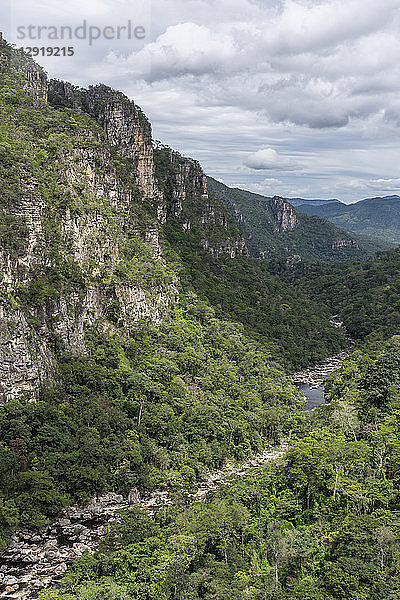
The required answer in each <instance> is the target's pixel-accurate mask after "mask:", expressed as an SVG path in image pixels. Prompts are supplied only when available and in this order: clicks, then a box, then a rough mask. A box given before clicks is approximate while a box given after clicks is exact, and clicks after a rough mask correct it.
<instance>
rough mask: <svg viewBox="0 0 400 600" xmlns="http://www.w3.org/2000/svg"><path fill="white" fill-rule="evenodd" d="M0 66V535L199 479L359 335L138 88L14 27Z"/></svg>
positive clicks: (283, 414) (235, 453)
mask: <svg viewBox="0 0 400 600" xmlns="http://www.w3.org/2000/svg"><path fill="white" fill-rule="evenodd" d="M0 78H1V80H0V83H1V86H0V113H1V119H0V131H1V143H0V169H1V188H0V191H1V195H0V203H1V206H0V210H1V220H0V269H1V295H0V315H1V328H0V392H1V404H3V405H4V406H3V407H2V408H0V429H1V436H0V437H1V440H2V441H1V443H0V472H1V484H0V492H1V496H2V499H1V500H0V507H1V510H0V534H1V540H2V542H1V543H2V545H4V544H5V543H6V541H7V540H8V539H9V536H10V534H11V532H12V531H13V529H15V528H16V527H24V526H29V527H39V528H40V527H42V526H43V525H44V524H45V523H46V522H47V520H48V519H49V518H50V517H53V516H54V515H56V514H58V513H59V511H60V510H61V508H62V507H63V506H65V505H68V504H70V503H72V502H74V501H80V502H84V501H87V500H88V499H89V498H90V497H92V496H93V495H96V494H99V493H100V492H101V491H102V490H114V491H118V492H123V493H127V492H128V491H129V490H130V489H131V488H132V487H133V486H136V487H137V488H139V489H140V490H142V491H144V490H151V489H154V488H156V487H157V486H160V485H165V486H166V485H170V486H172V487H174V486H175V487H176V488H180V486H183V487H185V486H186V485H189V484H190V483H191V482H193V481H195V480H197V479H198V478H200V477H201V476H202V473H204V472H205V471H206V470H207V469H213V468H216V467H218V466H221V465H223V464H224V462H226V461H227V460H228V459H233V458H235V459H237V460H241V459H244V458H245V457H246V456H249V455H251V454H252V453H254V452H255V451H257V449H260V448H262V447H263V446H264V445H265V444H267V443H269V442H276V441H278V440H279V439H280V437H281V436H282V435H284V433H285V432H287V431H288V430H289V429H290V427H291V424H292V423H293V422H294V421H295V420H296V419H297V415H298V409H299V407H301V406H302V403H303V401H302V399H301V397H300V396H299V395H298V393H297V390H296V388H295V387H294V386H293V384H292V383H291V382H290V380H289V379H288V378H287V376H286V374H285V372H284V370H283V367H282V366H280V365H279V363H280V362H281V363H282V364H284V365H285V367H286V368H287V369H293V368H294V367H297V366H302V365H305V364H307V363H308V362H312V361H315V360H317V359H318V358H319V357H320V356H326V355H327V354H330V353H332V352H335V351H336V350H338V349H340V348H341V347H343V345H344V344H345V343H346V342H345V340H344V338H343V335H342V334H341V333H340V332H339V331H338V330H337V329H335V328H334V327H333V326H332V325H331V324H330V322H329V314H330V313H329V309H328V308H327V307H325V306H322V305H320V304H317V303H315V302H312V301H310V300H309V298H308V297H307V295H305V294H301V293H300V294H299V293H298V292H297V291H296V290H294V289H293V288H291V287H290V286H287V285H285V284H282V283H281V282H280V281H279V279H278V278H277V277H274V276H272V275H270V274H269V273H268V272H267V270H266V269H265V265H261V263H258V262H257V261H254V259H252V258H250V257H249V256H248V249H247V246H246V243H245V239H244V235H243V232H242V230H241V228H240V226H239V225H238V223H237V222H236V220H235V219H234V217H233V216H232V215H231V214H230V212H229V211H228V209H227V208H226V207H225V205H224V203H223V202H222V201H220V200H218V199H216V198H215V197H213V196H212V195H210V194H209V193H208V189H207V180H206V177H205V175H204V173H203V171H202V169H201V167H200V165H199V164H198V163H197V162H196V161H194V160H192V159H190V158H186V157H183V156H181V155H180V154H178V153H177V152H175V151H173V150H172V149H170V148H168V147H166V146H160V145H155V144H154V143H153V140H152V133H151V125H150V123H149V121H148V120H147V118H146V116H145V115H144V113H143V112H142V111H141V109H140V108H139V107H138V106H136V104H135V103H134V102H132V101H130V100H129V99H128V98H127V97H126V96H124V95H123V94H121V93H120V92H116V91H114V90H111V89H110V88H107V87H106V86H104V85H98V86H93V87H90V88H89V89H87V90H86V89H78V88H75V87H73V86H72V85H70V84H68V83H64V82H60V81H54V80H53V81H49V80H48V79H47V77H46V75H45V74H44V72H43V71H42V69H41V68H40V67H39V66H38V65H36V64H35V63H34V62H33V61H32V60H31V59H28V58H27V57H26V56H25V55H24V54H23V53H21V52H20V51H15V50H14V49H13V48H12V47H10V46H9V45H8V44H7V43H6V42H4V41H1V42H0ZM250 273H254V274H255V277H254V281H252V282H251V285H252V287H251V289H248V288H247V286H248V284H249V279H248V277H249V274H250ZM225 292H227V293H225ZM229 298H230V299H231V300H229ZM189 449H190V451H189Z"/></svg>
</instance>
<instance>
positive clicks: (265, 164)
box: [243, 148, 300, 171]
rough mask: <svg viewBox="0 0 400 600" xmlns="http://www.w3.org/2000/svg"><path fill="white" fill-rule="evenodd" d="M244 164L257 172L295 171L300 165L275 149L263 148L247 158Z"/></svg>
mask: <svg viewBox="0 0 400 600" xmlns="http://www.w3.org/2000/svg"><path fill="white" fill-rule="evenodd" d="M243 164H244V165H245V166H246V167H249V169H254V170H255V171H295V170H298V169H299V168H300V164H299V163H297V162H296V161H293V160H290V159H288V158H286V157H284V156H280V155H279V154H278V152H277V151H276V150H274V149H273V148H262V149H261V150H257V152H253V153H251V154H249V155H248V156H246V158H245V159H244V161H243Z"/></svg>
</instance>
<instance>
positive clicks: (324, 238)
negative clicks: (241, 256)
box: [208, 177, 389, 262]
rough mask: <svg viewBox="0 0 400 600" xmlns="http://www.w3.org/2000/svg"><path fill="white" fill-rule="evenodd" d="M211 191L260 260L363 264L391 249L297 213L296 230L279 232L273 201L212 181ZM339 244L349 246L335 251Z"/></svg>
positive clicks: (316, 218)
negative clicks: (226, 209)
mask: <svg viewBox="0 0 400 600" xmlns="http://www.w3.org/2000/svg"><path fill="white" fill-rule="evenodd" d="M208 183H209V188H210V190H211V191H212V192H213V194H215V195H216V196H217V197H218V198H220V199H221V200H223V201H224V202H225V203H226V205H227V206H228V208H229V209H230V210H231V211H232V213H233V214H237V218H238V219H239V222H240V223H241V224H242V226H243V229H244V231H245V232H246V238H247V243H248V246H249V248H250V250H251V252H252V254H253V255H254V256H256V257H261V258H266V259H272V258H279V257H291V256H293V255H298V256H301V257H302V258H303V259H305V260H309V261H314V262H315V261H328V262H329V261H344V260H362V259H365V258H366V257H367V256H370V255H371V254H373V253H374V252H376V251H377V250H384V249H386V248H388V247H389V244H385V242H382V241H377V240H374V239H370V238H368V237H366V236H361V235H356V234H354V233H353V232H351V231H350V232H349V231H348V229H350V227H348V228H347V227H346V229H341V228H340V227H337V226H336V225H333V224H332V223H330V222H329V221H326V220H325V219H322V218H321V217H317V216H313V217H311V216H309V215H305V214H303V213H302V212H299V210H297V209H291V207H290V206H288V205H286V206H288V208H289V210H293V214H294V215H295V217H296V219H297V225H296V226H295V227H294V228H293V229H292V230H287V231H283V230H280V229H279V223H278V221H277V219H276V214H275V212H274V209H273V203H272V201H271V198H266V197H265V196H260V195H259V194H253V193H251V192H248V191H246V190H240V189H238V188H235V189H233V188H229V187H227V186H226V185H223V184H222V183H219V182H218V181H216V180H215V179H212V178H211V177H209V178H208ZM338 240H345V241H346V242H347V243H348V244H349V245H348V246H344V247H339V248H336V247H334V244H335V242H337V241H338Z"/></svg>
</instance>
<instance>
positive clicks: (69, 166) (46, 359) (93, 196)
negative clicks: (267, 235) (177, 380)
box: [0, 41, 246, 402]
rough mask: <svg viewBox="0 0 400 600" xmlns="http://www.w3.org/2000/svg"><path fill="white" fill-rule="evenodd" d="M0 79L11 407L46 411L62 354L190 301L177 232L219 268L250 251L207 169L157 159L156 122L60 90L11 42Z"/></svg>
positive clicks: (112, 98) (0, 330)
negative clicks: (30, 403)
mask: <svg viewBox="0 0 400 600" xmlns="http://www.w3.org/2000/svg"><path fill="white" fill-rule="evenodd" d="M0 76H1V80H2V81H1V83H2V86H1V89H2V92H3V94H2V106H3V115H4V116H3V117H2V138H3V139H4V140H5V142H4V146H3V148H2V149H1V150H0V152H1V153H2V155H3V156H2V159H3V160H2V165H3V166H2V168H3V169H4V173H3V175H4V177H3V181H2V185H1V189H0V211H1V217H2V219H1V223H2V224H1V228H0V277H1V282H2V285H1V301H0V302H1V303H0V316H1V325H0V365H1V367H0V377H1V380H0V402H5V401H7V400H9V399H11V398H14V397H16V396H18V395H19V394H21V393H24V394H27V395H28V396H29V397H31V398H32V397H33V398H34V397H35V395H36V393H37V390H38V388H39V386H40V385H41V384H42V383H43V382H45V381H46V380H48V379H54V378H55V377H57V360H56V358H57V356H58V355H59V353H60V352H70V353H73V354H82V353H85V352H87V350H88V349H87V339H86V338H87V333H88V331H90V328H93V327H95V328H97V329H100V330H101V329H103V330H105V331H109V332H111V333H112V332H113V331H118V332H120V333H122V334H123V335H126V334H128V335H131V334H132V332H133V331H134V328H135V324H136V323H138V322H139V321H140V320H143V319H146V320H150V321H151V322H153V323H154V324H155V325H158V324H159V323H161V322H162V321H163V320H164V319H165V318H166V317H167V316H168V314H169V311H170V310H171V307H172V306H174V304H175V303H176V302H177V300H178V295H179V292H178V288H179V280H178V276H177V274H176V272H175V270H174V267H173V266H171V265H169V264H168V262H167V260H166V258H165V256H164V252H163V249H162V245H163V243H165V242H166V239H168V232H169V230H170V229H168V228H171V227H172V228H175V231H176V232H180V235H182V236H184V235H187V234H188V232H190V233H191V235H192V238H191V240H192V242H193V244H194V246H196V247H197V248H198V249H199V250H201V249H206V250H208V251H209V252H211V253H213V254H215V255H217V256H220V255H223V254H226V255H228V256H232V257H234V256H236V255H237V254H238V253H241V252H245V251H246V249H245V243H244V240H243V237H242V236H241V234H240V232H239V230H238V229H237V228H235V227H232V222H231V221H232V219H231V217H230V215H229V213H228V211H227V210H226V209H225V207H224V206H223V204H222V203H220V202H219V201H216V200H214V199H211V198H210V197H209V195H208V192H207V184H206V178H205V175H204V173H203V171H202V169H201V167H200V165H199V164H198V163H196V161H193V160H191V159H187V158H184V157H182V156H180V155H179V154H178V153H177V152H174V151H172V150H169V149H168V150H167V151H166V150H165V149H160V148H159V147H157V148H156V149H154V147H153V141H152V132H151V125H150V123H149V121H148V119H147V118H146V116H145V115H144V113H143V112H142V111H141V109H140V108H139V107H138V106H137V105H136V104H135V103H134V102H132V101H130V100H129V99H128V98H126V97H125V96H124V95H123V94H122V93H120V92H116V91H114V90H111V89H110V88H107V87H106V86H104V85H98V86H93V87H90V88H89V89H88V90H84V89H80V88H76V87H74V86H72V85H71V84H68V83H64V82H60V81H55V80H52V81H50V82H49V81H48V80H47V78H46V75H45V74H44V72H43V70H42V69H41V68H40V67H39V66H38V65H36V64H35V63H34V62H33V61H32V60H30V59H28V58H27V57H26V56H25V55H23V53H22V52H21V51H15V50H14V49H12V48H11V47H10V46H9V45H8V44H7V43H6V42H4V41H0ZM71 109H72V110H71ZM160 157H162V158H161V162H160ZM163 161H164V162H163ZM164 167H165V168H164ZM194 231H195V235H193V234H194ZM162 240H164V242H163V241H162ZM171 241H172V242H176V243H178V244H179V235H177V236H176V237H175V238H174V237H172V238H171Z"/></svg>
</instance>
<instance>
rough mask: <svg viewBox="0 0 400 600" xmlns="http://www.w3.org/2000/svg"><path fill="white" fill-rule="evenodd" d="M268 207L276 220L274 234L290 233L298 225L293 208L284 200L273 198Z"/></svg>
mask: <svg viewBox="0 0 400 600" xmlns="http://www.w3.org/2000/svg"><path fill="white" fill-rule="evenodd" d="M270 206H271V209H272V212H273V214H274V216H275V220H276V225H275V230H276V232H279V233H281V232H283V231H292V230H293V229H294V228H295V227H296V226H297V225H298V219H297V216H296V213H295V211H294V208H293V206H292V205H291V204H289V202H287V201H286V200H285V199H284V198H281V197H280V196H274V197H273V198H271V200H270Z"/></svg>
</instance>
